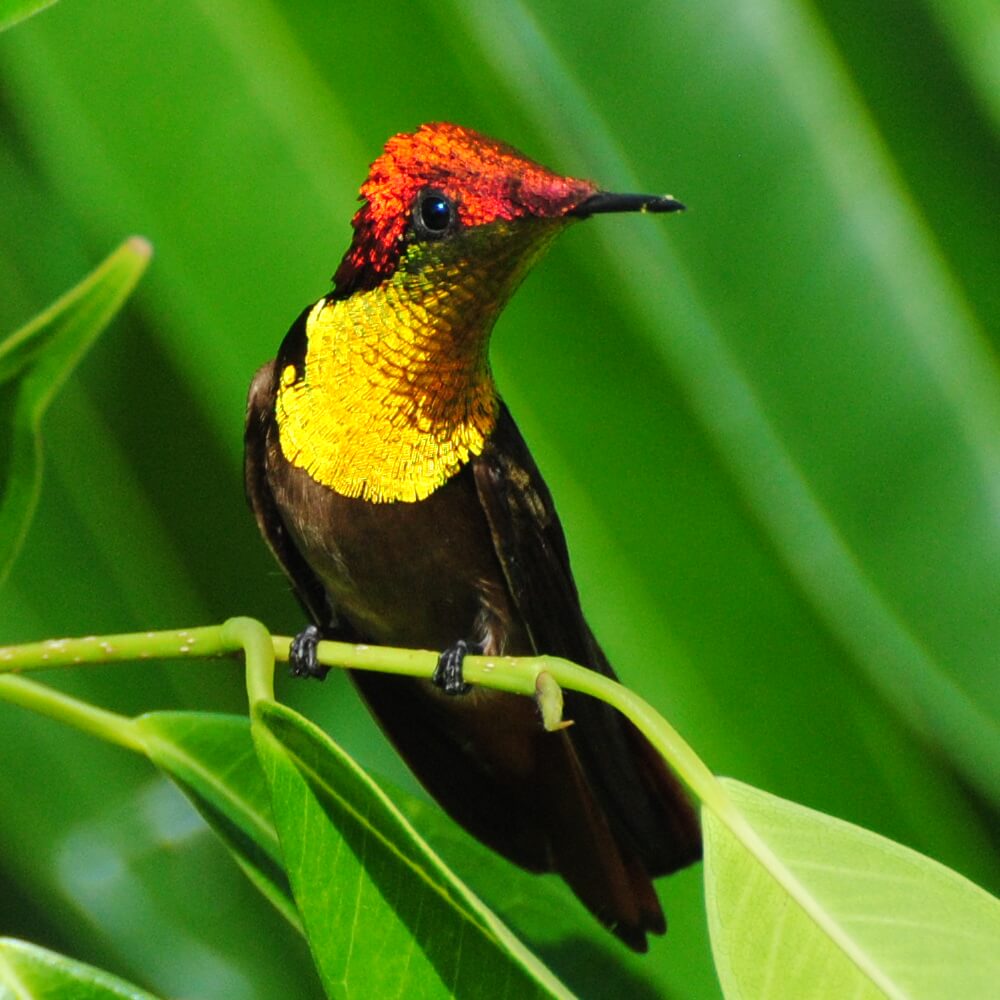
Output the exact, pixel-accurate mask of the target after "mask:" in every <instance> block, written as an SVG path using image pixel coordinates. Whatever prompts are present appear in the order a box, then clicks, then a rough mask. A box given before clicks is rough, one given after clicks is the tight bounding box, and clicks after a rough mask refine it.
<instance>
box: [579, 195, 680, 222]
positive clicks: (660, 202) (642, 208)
mask: <svg viewBox="0 0 1000 1000" xmlns="http://www.w3.org/2000/svg"><path fill="white" fill-rule="evenodd" d="M682 211H684V206H683V205H682V204H681V203H680V202H679V201H678V200H677V199H676V198H671V197H670V195H668V194H610V193H608V192H607V191H598V192H597V194H592V195H591V196H590V197H589V198H584V200H583V201H581V202H580V204H579V205H577V206H576V208H571V209H570V210H569V211H568V212H567V213H566V214H567V215H571V216H573V217H574V218H577V219H589V218H590V216H592V215H597V214H599V213H601V212H682Z"/></svg>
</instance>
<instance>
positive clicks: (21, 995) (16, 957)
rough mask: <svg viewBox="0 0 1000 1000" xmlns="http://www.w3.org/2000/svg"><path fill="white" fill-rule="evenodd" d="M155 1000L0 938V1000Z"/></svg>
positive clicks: (75, 964)
mask: <svg viewBox="0 0 1000 1000" xmlns="http://www.w3.org/2000/svg"><path fill="white" fill-rule="evenodd" d="M59 998H64V1000H155V997H153V995H152V994H151V993H146V992H145V991H144V990H140V989H139V988H138V987H137V986H132V985H131V984H130V983H126V982H125V981H124V980H123V979H118V978H117V977H115V976H110V975H108V973H106V972H102V971H101V970H100V969H95V968H94V967H93V966H90V965H84V964H83V963H82V962H75V961H73V959H71V958H66V957H65V956H63V955H57V954H56V953H55V952H53V951H47V950H46V949H45V948H39V947H37V946H36V945H32V944H27V943H26V942H24V941H16V940H13V939H12V938H0V1000H59Z"/></svg>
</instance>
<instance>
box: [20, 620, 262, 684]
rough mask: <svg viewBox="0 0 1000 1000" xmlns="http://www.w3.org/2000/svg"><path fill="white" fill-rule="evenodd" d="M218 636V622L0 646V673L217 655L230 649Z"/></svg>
mask: <svg viewBox="0 0 1000 1000" xmlns="http://www.w3.org/2000/svg"><path fill="white" fill-rule="evenodd" d="M262 627H263V626H262ZM222 638H223V637H222V629H221V628H220V627H219V626H218V625H209V626H206V627H204V628H190V629H173V630H170V631H166V632H127V633H125V634H124V635H88V636H85V637H84V638H82V639H48V640H46V641H45V642H28V643H25V644H24V645H21V646H0V673H18V672H20V671H22V670H46V669H48V668H49V667H73V666H78V665H80V664H84V663H120V662H122V661H124V660H148V659H159V660H167V659H176V658H178V657H188V656H191V657H203V656H219V655H220V654H223V653H231V652H233V647H231V646H226V645H224V644H223V642H222ZM235 648H237V649H238V648H239V646H237V647H235Z"/></svg>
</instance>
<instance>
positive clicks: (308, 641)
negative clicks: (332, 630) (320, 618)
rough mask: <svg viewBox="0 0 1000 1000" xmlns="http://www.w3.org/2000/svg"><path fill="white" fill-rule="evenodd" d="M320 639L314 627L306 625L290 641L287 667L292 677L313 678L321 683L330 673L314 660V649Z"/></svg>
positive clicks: (328, 669) (317, 630) (318, 632)
mask: <svg viewBox="0 0 1000 1000" xmlns="http://www.w3.org/2000/svg"><path fill="white" fill-rule="evenodd" d="M321 638H322V636H321V635H320V631H319V629H318V628H317V627H316V626H315V625H307V626H306V627H305V628H304V629H303V630H302V631H301V632H299V634H298V635H297V636H296V637H295V638H294V639H292V645H291V646H290V647H289V650H288V666H289V668H290V671H291V674H292V676H293V677H315V678H316V680H319V681H321V680H323V678H324V677H326V675H327V674H328V673H329V672H330V668H329V667H325V666H323V664H321V663H319V662H318V661H317V659H316V647H317V645H319V641H320V639H321Z"/></svg>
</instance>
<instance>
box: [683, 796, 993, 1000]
mask: <svg viewBox="0 0 1000 1000" xmlns="http://www.w3.org/2000/svg"><path fill="white" fill-rule="evenodd" d="M724 784H725V787H726V789H727V791H728V793H729V795H730V797H731V799H732V800H733V802H734V803H735V804H736V806H737V808H738V809H739V810H740V812H741V813H742V814H743V816H744V817H745V819H746V820H747V822H748V823H749V826H750V827H751V828H752V829H753V831H755V833H756V834H757V835H758V836H759V837H760V839H761V840H762V841H763V842H764V844H765V845H766V847H767V848H768V849H769V854H768V855H767V856H764V857H762V856H761V855H760V853H758V852H753V851H751V850H750V849H749V848H748V844H747V843H746V841H745V839H742V838H740V837H739V836H737V835H735V834H734V833H733V831H732V830H731V829H729V828H728V827H727V826H726V825H725V824H723V823H722V822H721V821H720V820H719V819H718V818H717V817H716V816H715V815H714V814H713V813H712V812H711V811H710V810H708V809H706V810H703V812H702V815H703V821H704V829H705V891H706V894H707V897H708V916H709V926H710V928H711V932H712V949H713V951H714V953H715V958H716V967H717V969H718V971H719V978H720V979H721V981H722V986H723V989H724V991H725V994H726V996H727V997H729V998H734V1000H736V998H746V1000H750V998H757V997H773V998H775V1000H778V998H783V997H788V998H789V1000H793V998H795V1000H797V998H799V997H815V998H817V1000H820V998H825V997H829V998H830V1000H839V998H841V997H848V996H849V997H900V998H901V997H910V998H913V1000H951V998H954V997H963V998H964V1000H989V998H991V997H994V996H996V990H997V984H998V983H1000V952H998V950H997V942H998V941H1000V900H997V899H995V898H994V897H992V896H990V895H989V894H988V893H986V892H983V890H982V889H980V888H979V887H978V886H975V885H973V884H972V883H971V882H969V881H968V880H967V879H964V878H962V877H961V876H960V875H957V874H956V873H955V872H953V871H950V870H949V869H947V868H945V867H944V866H942V865H939V864H938V863H937V862H935V861H932V860H931V859H930V858H927V857H924V856H923V855H921V854H918V853H917V852H916V851H911V850H909V849H908V848H906V847H903V846H901V845H900V844H896V843H893V842H892V841H891V840H886V839H885V838H884V837H879V836H878V835H877V834H874V833H871V832H869V831H867V830H862V829H861V828H860V827H857V826H853V825H852V824H850V823H844V822H843V821H842V820H838V819H834V818H833V817H831V816H825V815H823V814H822V813H818V812H815V811H814V810H812V809H806V808H805V807H804V806H800V805H796V804H795V803H792V802H787V801H785V800H784V799H779V798H777V797H776V796H773V795H769V794H767V793H766V792H762V791H760V790H759V789H755V788H751V787H750V786H748V785H744V784H742V783H740V782H738V781H731V780H725V781H724Z"/></svg>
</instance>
